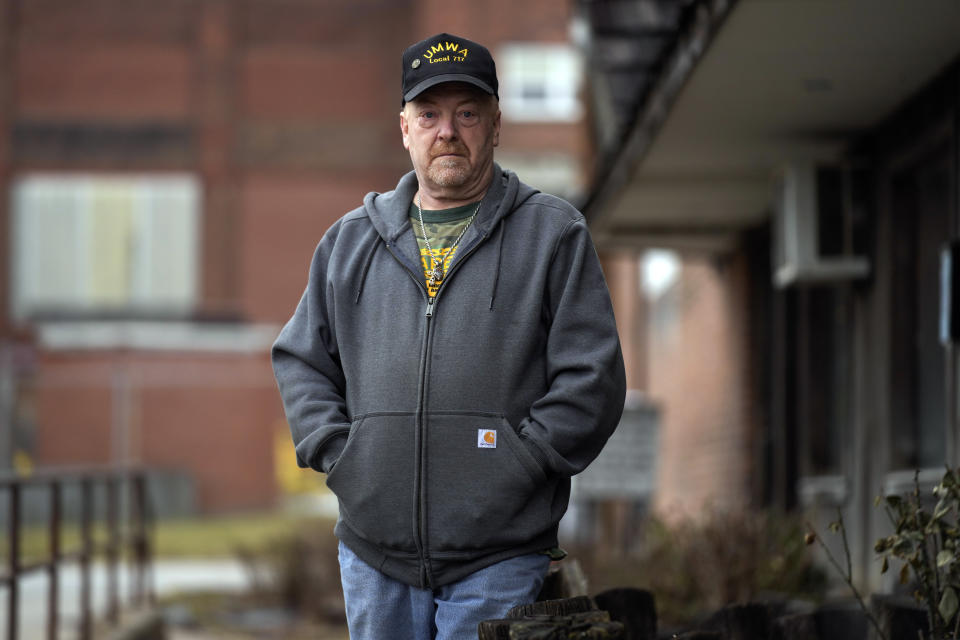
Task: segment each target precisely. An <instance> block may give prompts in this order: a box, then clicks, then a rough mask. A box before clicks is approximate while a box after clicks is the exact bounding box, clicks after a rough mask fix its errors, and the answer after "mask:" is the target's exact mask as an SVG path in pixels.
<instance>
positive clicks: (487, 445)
mask: <svg viewBox="0 0 960 640" xmlns="http://www.w3.org/2000/svg"><path fill="white" fill-rule="evenodd" d="M477 446H478V447H480V448H481V449H496V448H497V432H496V430H495V429H477Z"/></svg>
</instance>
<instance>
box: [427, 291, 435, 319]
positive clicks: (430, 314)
mask: <svg viewBox="0 0 960 640" xmlns="http://www.w3.org/2000/svg"><path fill="white" fill-rule="evenodd" d="M433 301H434V297H433V296H430V297H428V298H427V317H428V318H432V317H433Z"/></svg>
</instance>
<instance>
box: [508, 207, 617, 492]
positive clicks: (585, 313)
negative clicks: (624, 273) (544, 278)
mask: <svg viewBox="0 0 960 640" xmlns="http://www.w3.org/2000/svg"><path fill="white" fill-rule="evenodd" d="M545 304H546V313H547V314H548V320H549V329H548V331H549V333H548V336H547V379H548V381H549V388H548V391H547V393H546V395H544V396H543V397H542V398H540V399H539V400H537V401H536V402H534V404H533V406H532V407H531V408H530V414H529V416H528V417H527V418H526V419H525V420H524V421H523V422H522V423H521V425H520V435H521V437H522V438H524V439H526V440H527V441H528V442H529V443H530V444H532V445H533V446H532V447H531V450H532V451H533V453H534V455H535V456H537V457H538V458H539V459H540V461H541V463H542V464H544V467H545V468H546V469H548V470H549V471H551V472H554V473H557V474H560V475H564V476H571V475H574V474H576V473H579V472H580V471H583V470H584V469H585V468H586V467H587V465H589V464H590V462H592V461H593V459H594V458H596V457H597V455H598V454H599V453H600V450H601V449H602V448H603V445H604V444H605V443H606V441H607V438H609V437H610V434H612V433H613V431H614V429H615V428H616V426H617V424H618V423H619V421H620V415H621V413H622V412H623V402H624V396H625V393H626V375H625V372H624V365H623V355H622V353H621V350H620V339H619V336H618V334H617V327H616V322H615V321H614V316H613V305H612V304H611V302H610V294H609V292H608V290H607V284H606V281H605V280H604V277H603V272H602V270H601V268H600V261H599V259H598V258H597V253H596V249H594V246H593V242H592V240H591V239H590V233H589V231H588V230H587V226H586V223H585V221H584V219H583V217H582V216H579V217H578V218H577V219H575V220H573V221H571V222H570V223H569V224H568V225H567V226H566V228H565V229H564V231H563V234H562V235H561V237H560V239H559V241H558V244H557V247H556V249H555V251H554V256H553V261H552V264H551V270H550V275H549V283H548V291H547V300H546V303H545Z"/></svg>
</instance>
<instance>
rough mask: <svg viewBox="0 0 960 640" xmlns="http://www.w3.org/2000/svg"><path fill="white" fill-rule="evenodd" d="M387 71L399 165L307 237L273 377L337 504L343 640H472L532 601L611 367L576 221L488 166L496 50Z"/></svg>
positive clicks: (612, 415)
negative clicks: (392, 84) (346, 637)
mask: <svg viewBox="0 0 960 640" xmlns="http://www.w3.org/2000/svg"><path fill="white" fill-rule="evenodd" d="M402 60H403V62H402V64H403V75H402V84H403V90H402V104H403V110H402V112H401V114H400V130H401V133H402V135H403V145H404V147H405V148H406V149H407V150H408V151H409V152H410V159H411V161H412V163H413V171H412V172H411V173H409V174H407V175H405V176H404V177H403V178H401V179H400V182H399V184H398V185H397V187H396V189H394V190H393V191H389V192H387V193H383V194H379V193H370V194H368V195H367V196H366V197H365V198H364V201H363V206H361V207H359V208H357V209H355V210H354V211H351V212H350V213H348V214H346V215H345V216H344V217H343V218H341V219H340V220H338V221H337V222H336V223H335V224H334V225H333V226H332V227H331V228H330V229H329V231H327V233H326V234H325V235H324V236H323V238H322V239H321V240H320V243H319V245H318V246H317V249H316V252H315V253H314V256H313V261H312V264H311V267H310V274H309V281H308V284H307V288H306V291H305V292H304V294H303V297H302V299H301V300H300V303H299V305H298V306H297V309H296V312H295V313H294V315H293V317H292V318H291V319H290V321H289V322H288V323H287V325H286V326H285V327H284V328H283V331H282V332H281V334H280V336H279V337H278V338H277V341H276V344H275V345H274V347H273V365H274V371H275V373H276V377H277V381H278V384H279V387H280V392H281V395H282V397H283V401H284V406H285V409H286V413H287V418H288V420H289V423H290V428H291V431H292V433H293V439H294V442H295V444H296V451H297V462H298V464H299V465H300V466H304V467H307V466H309V467H312V468H313V469H316V470H317V471H320V472H323V473H326V474H327V485H328V486H329V487H330V489H331V490H332V491H333V492H334V493H335V494H336V496H337V498H338V500H339V504H340V516H339V519H338V521H337V525H336V527H335V529H334V531H335V533H336V535H337V536H338V538H339V539H340V568H341V577H342V582H343V589H344V596H345V601H346V608H347V619H348V624H349V627H350V635H351V637H352V638H353V639H354V640H363V639H368V638H376V639H387V638H389V639H394V638H396V639H406V638H416V639H421V638H422V639H429V638H446V639H453V638H468V637H474V638H475V637H476V632H477V631H476V630H477V624H478V622H480V621H481V620H484V619H490V618H498V617H502V616H503V615H504V614H505V613H506V611H507V610H508V609H509V608H511V607H513V606H515V605H517V604H523V603H527V602H531V601H532V600H533V599H535V597H536V595H537V592H538V591H539V589H540V586H541V584H542V582H543V577H544V575H545V572H546V570H547V567H548V564H549V561H550V557H549V555H548V552H549V551H550V550H551V549H552V548H554V547H555V546H556V544H557V524H558V522H559V521H560V518H561V516H563V513H564V511H565V510H566V508H567V501H568V497H569V491H570V477H571V476H572V475H573V474H575V473H577V472H579V471H581V470H582V469H583V468H584V467H586V466H587V465H588V464H589V463H590V461H591V460H593V459H594V457H595V456H596V455H597V454H598V453H599V451H600V449H601V448H602V447H603V445H604V443H605V442H606V440H607V438H608V437H609V435H610V433H611V432H612V431H613V429H614V428H615V426H616V424H617V422H618V421H619V418H620V413H621V411H622V408H623V397H624V386H625V384H624V371H623V360H622V356H621V353H620V344H619V341H618V338H617V332H616V326H615V324H614V319H613V311H612V308H611V304H610V299H609V295H608V293H607V288H606V284H605V282H604V279H603V274H602V273H601V270H600V265H599V262H598V260H597V255H596V251H595V250H594V248H593V245H592V243H591V240H590V237H589V234H588V232H587V226H586V224H585V222H584V219H583V216H582V215H581V214H580V213H579V212H578V211H576V210H575V209H574V208H573V207H571V206H570V205H569V204H568V203H566V202H564V201H563V200H560V199H559V198H556V197H553V196H549V195H546V194H543V193H540V192H538V191H536V190H535V189H532V188H531V187H529V186H527V185H525V184H523V183H522V182H520V181H519V180H518V179H517V176H516V175H515V174H513V173H512V172H510V171H506V170H504V169H501V168H500V167H499V166H497V165H496V163H494V160H493V148H494V147H495V146H497V144H498V143H499V137H500V110H499V108H498V96H497V89H498V83H497V76H496V70H495V66H494V62H493V59H492V58H491V56H490V53H489V52H488V51H487V49H485V48H484V47H483V46H481V45H479V44H477V43H475V42H471V41H470V40H466V39H464V38H461V37H458V36H453V35H450V34H446V33H442V34H439V35H436V36H433V37H431V38H427V39H426V40H423V41H422V42H418V43H417V44H414V45H412V46H411V47H409V48H408V49H407V50H406V51H405V52H404V54H403V58H402Z"/></svg>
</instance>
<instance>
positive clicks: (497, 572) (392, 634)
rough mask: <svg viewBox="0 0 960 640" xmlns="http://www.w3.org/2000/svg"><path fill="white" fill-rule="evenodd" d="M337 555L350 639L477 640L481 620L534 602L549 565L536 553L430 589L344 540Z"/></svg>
mask: <svg viewBox="0 0 960 640" xmlns="http://www.w3.org/2000/svg"><path fill="white" fill-rule="evenodd" d="M339 557H340V580H341V582H342V583H343V598H344V601H345V603H346V607H347V625H348V626H349V627H350V640H433V639H434V638H436V639H437V640H468V639H469V640H476V638H477V625H478V624H479V623H480V622H481V621H483V620H495V619H498V618H503V617H504V616H505V615H506V613H507V611H509V610H510V608H512V607H514V606H516V605H518V604H528V603H530V602H533V601H534V600H535V599H536V597H537V594H538V593H539V592H540V587H541V586H543V579H544V576H545V575H546V573H547V568H548V567H549V566H550V558H549V557H548V556H546V555H543V554H539V553H532V554H529V555H525V556H518V557H516V558H510V559H509V560H504V561H502V562H498V563H497V564H494V565H491V566H489V567H487V568H485V569H481V570H479V571H477V572H475V573H472V574H470V575H469V576H467V577H466V578H463V579H462V580H459V581H457V582H454V583H453V584H448V585H446V586H443V587H439V588H437V589H433V590H430V589H418V588H417V587H411V586H409V585H407V584H404V583H402V582H400V581H398V580H394V579H393V578H389V577H387V576H386V575H384V574H382V573H380V572H379V571H377V570H376V569H374V568H373V567H371V566H370V565H368V564H367V563H365V562H364V561H363V560H361V559H360V558H358V557H357V556H356V554H355V553H353V551H351V550H350V549H348V548H347V547H346V546H345V545H344V544H343V543H342V542H341V543H340V554H339Z"/></svg>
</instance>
